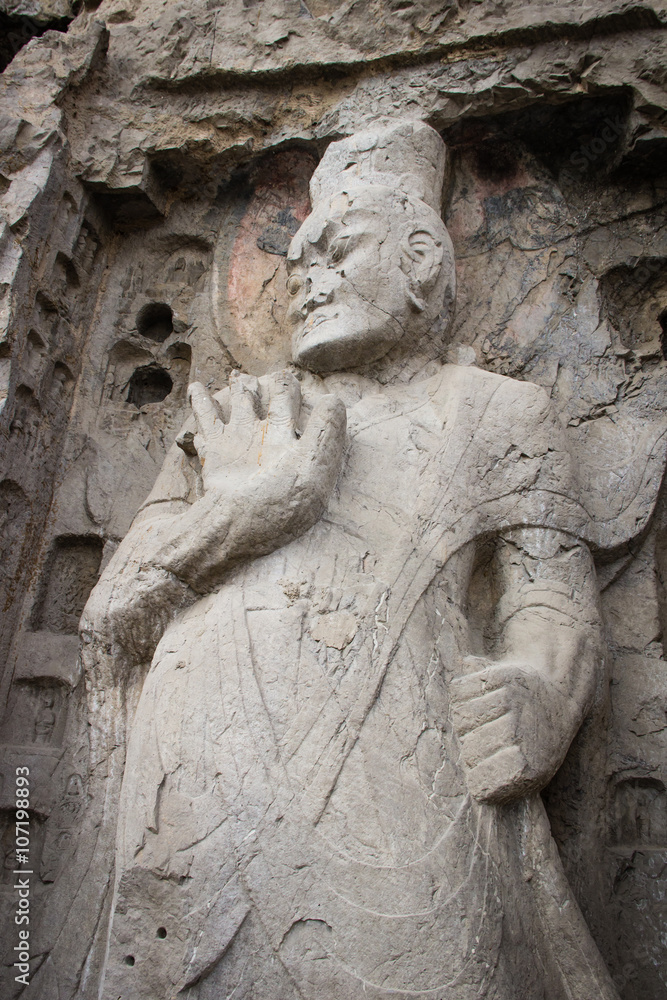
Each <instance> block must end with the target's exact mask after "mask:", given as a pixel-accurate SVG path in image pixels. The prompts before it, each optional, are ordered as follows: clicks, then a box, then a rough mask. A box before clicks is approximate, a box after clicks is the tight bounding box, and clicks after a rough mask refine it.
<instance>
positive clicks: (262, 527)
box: [155, 372, 345, 592]
mask: <svg viewBox="0 0 667 1000" xmlns="http://www.w3.org/2000/svg"><path fill="white" fill-rule="evenodd" d="M190 399H191V402H192V408H193V411H194V415H195V419H196V423H197V433H196V434H195V436H194V439H193V442H192V444H193V446H194V449H195V451H196V453H197V455H198V457H199V460H200V462H201V467H202V478H203V482H204V490H205V495H204V497H203V498H202V500H199V501H197V503H196V504H194V505H193V506H192V507H191V508H190V510H189V511H188V512H187V513H186V514H184V515H182V517H181V518H180V519H179V523H178V524H176V525H175V527H174V531H173V533H172V536H171V538H170V539H169V542H168V543H167V544H166V545H163V546H162V547H161V548H160V549H159V551H158V552H157V553H156V555H155V564H156V565H159V566H160V567H162V568H164V569H166V570H168V571H169V572H171V573H173V574H174V575H175V576H177V577H178V578H179V579H180V580H183V581H184V582H186V583H187V584H188V585H189V586H191V587H192V588H193V589H194V590H196V591H198V592H205V591H207V590H210V589H211V588H212V587H214V586H216V585H217V584H218V583H219V582H220V580H221V578H222V574H223V573H224V571H225V570H226V569H227V568H228V567H229V566H230V565H231V564H233V563H236V562H239V561H241V560H245V559H249V558H254V557H256V556H260V555H264V554H266V553H268V552H271V551H273V550H274V549H276V548H278V547H280V546H281V545H284V544H286V543H287V542H289V541H291V540H292V539H294V538H297V537H298V536H299V535H302V534H303V533H304V532H305V531H307V530H308V529H309V528H311V527H312V526H313V524H315V522H316V521H317V520H318V519H319V517H320V516H321V514H322V512H323V510H324V507H325V506H326V503H327V500H328V498H329V495H330V493H331V490H332V488H333V485H334V483H335V481H336V477H337V475H338V472H339V469H340V464H341V459H342V455H343V448H344V443H345V407H344V406H343V404H342V403H341V402H340V400H338V399H337V398H336V397H335V396H329V395H323V396H319V397H318V398H317V399H316V401H315V404H314V406H313V409H312V412H311V413H310V416H309V418H308V421H307V423H306V427H305V430H304V431H303V434H302V435H301V436H300V437H299V435H298V431H297V427H298V425H299V423H300V422H302V414H301V404H302V400H301V391H300V386H299V382H298V381H297V379H296V378H295V377H294V375H293V374H292V373H291V372H280V373H277V374H273V375H269V376H266V377H264V378H262V379H260V380H257V379H254V378H251V377H249V376H244V375H239V374H235V375H234V376H233V378H232V381H231V384H230V387H229V391H228V393H226V394H224V395H223V397H222V399H221V401H220V402H219V403H218V401H216V400H214V399H212V398H211V396H209V394H208V393H207V392H206V390H205V389H204V387H203V386H202V385H200V384H198V383H194V384H193V385H192V386H191V387H190Z"/></svg>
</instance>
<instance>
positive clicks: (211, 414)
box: [188, 382, 224, 450]
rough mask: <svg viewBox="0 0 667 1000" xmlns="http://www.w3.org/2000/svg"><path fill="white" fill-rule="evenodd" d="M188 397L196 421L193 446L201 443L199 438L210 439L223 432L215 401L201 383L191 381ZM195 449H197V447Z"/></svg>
mask: <svg viewBox="0 0 667 1000" xmlns="http://www.w3.org/2000/svg"><path fill="white" fill-rule="evenodd" d="M188 398H189V400H190V405H191V407H192V412H193V413H194V415H195V420H196V422H197V432H198V433H197V436H196V437H195V447H196V448H197V445H198V444H199V445H201V439H202V438H203V439H204V440H206V439H207V438H208V439H209V440H210V439H212V438H214V437H215V436H216V435H220V434H222V433H223V430H224V424H223V422H222V420H221V419H220V417H219V416H218V411H217V410H216V408H215V403H214V402H213V400H212V399H211V397H210V395H209V394H208V392H207V391H206V389H205V388H204V386H203V385H202V384H201V382H192V384H191V385H190V386H189V388H188ZM197 450H199V449H198V448H197Z"/></svg>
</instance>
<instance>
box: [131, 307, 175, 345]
mask: <svg viewBox="0 0 667 1000" xmlns="http://www.w3.org/2000/svg"><path fill="white" fill-rule="evenodd" d="M173 318H174V317H173V313H172V311H171V309H170V307H169V306H168V305H167V303H166V302H149V303H148V305H145V306H144V307H143V309H140V310H139V312H138V314H137V330H138V332H139V333H140V334H141V336H142V337H148V339H149V340H154V341H155V342H156V343H157V344H161V343H162V342H163V341H165V340H166V339H167V337H169V336H171V334H172V333H173V332H174V323H173Z"/></svg>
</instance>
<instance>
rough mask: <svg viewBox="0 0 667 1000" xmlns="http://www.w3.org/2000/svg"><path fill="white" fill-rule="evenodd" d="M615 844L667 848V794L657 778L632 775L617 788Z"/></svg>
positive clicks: (613, 839)
mask: <svg viewBox="0 0 667 1000" xmlns="http://www.w3.org/2000/svg"><path fill="white" fill-rule="evenodd" d="M612 817H613V828H612V831H611V840H612V843H613V844H614V845H616V846H618V847H628V848H636V849H641V848H643V847H662V848H665V847H667V794H666V793H665V786H664V784H663V782H662V781H660V780H658V779H657V778H628V779H626V780H623V781H620V782H619V783H618V784H617V785H616V787H615V789H614V803H613V810H612Z"/></svg>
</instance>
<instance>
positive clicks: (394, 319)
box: [287, 122, 455, 372]
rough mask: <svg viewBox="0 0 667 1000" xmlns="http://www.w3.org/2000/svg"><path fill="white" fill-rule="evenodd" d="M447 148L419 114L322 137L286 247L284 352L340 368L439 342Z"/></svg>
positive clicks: (448, 291) (438, 347)
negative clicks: (307, 207)
mask: <svg viewBox="0 0 667 1000" xmlns="http://www.w3.org/2000/svg"><path fill="white" fill-rule="evenodd" d="M445 163H446V149H445V145H444V143H443V141H442V139H441V138H440V136H439V135H438V133H437V132H435V131H434V130H433V129H432V128H430V127H429V126H428V125H424V124H422V123H412V122H399V123H398V124H395V125H392V126H390V127H388V128H382V129H377V130H375V131H372V132H363V133H357V134H356V135H354V136H351V137H350V138H348V139H344V140H342V141H341V142H335V143H332V144H331V145H330V146H329V148H328V149H327V151H326V153H325V155H324V157H323V158H322V160H321V162H320V164H319V165H318V167H317V169H316V171H315V173H314V174H313V177H312V180H311V185H310V192H311V201H312V204H313V211H312V213H311V214H310V215H309V216H308V218H307V219H306V221H305V222H304V223H303V225H302V226H301V228H300V229H299V231H298V232H297V234H296V235H295V237H294V239H293V240H292V243H291V245H290V249H289V253H288V256H287V268H288V274H289V277H288V282H287V287H288V291H289V293H290V307H289V312H288V316H289V319H290V321H291V323H292V324H293V330H294V333H293V341H292V354H293V358H294V361H295V362H296V363H297V364H299V365H302V366H304V367H307V368H310V369H312V370H313V371H318V372H328V371H336V370H344V369H348V368H354V367H358V366H362V365H365V364H369V363H371V362H374V361H378V360H379V359H380V358H383V357H384V356H385V355H387V354H388V353H389V352H390V351H391V350H392V348H395V347H396V346H397V345H400V347H401V348H402V352H414V351H415V350H418V349H421V350H422V351H423V349H424V347H425V346H426V347H428V353H429V354H430V356H432V357H435V356H440V355H441V354H442V352H443V349H444V346H445V343H446V335H447V330H448V328H449V325H450V322H451V318H452V314H453V307H454V288H455V276H454V254H453V249H452V244H451V240H450V238H449V234H448V232H447V229H446V228H445V224H444V223H443V221H442V218H441V216H440V204H441V199H442V188H443V182H444V174H445Z"/></svg>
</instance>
